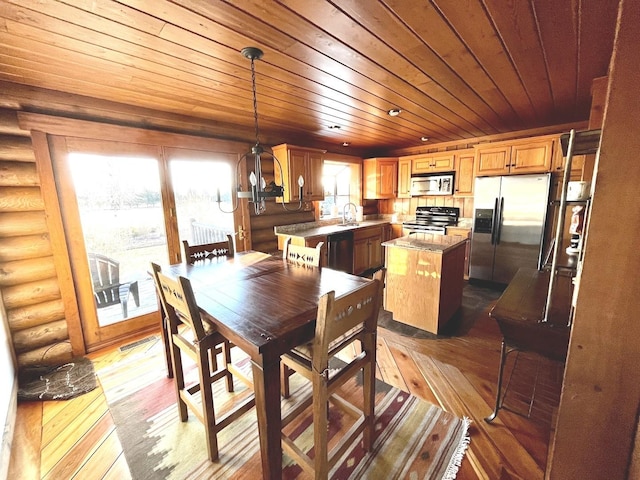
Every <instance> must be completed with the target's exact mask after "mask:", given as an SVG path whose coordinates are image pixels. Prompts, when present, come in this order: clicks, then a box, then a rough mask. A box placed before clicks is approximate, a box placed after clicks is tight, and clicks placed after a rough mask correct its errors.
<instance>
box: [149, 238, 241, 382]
mask: <svg viewBox="0 0 640 480" xmlns="http://www.w3.org/2000/svg"><path fill="white" fill-rule="evenodd" d="M182 246H183V260H184V262H185V263H187V264H189V265H194V264H196V263H201V262H204V261H206V260H210V259H213V258H217V257H223V256H224V257H233V256H234V254H235V250H234V247H233V238H232V237H231V235H227V241H226V242H215V243H204V244H201V245H189V242H188V241H187V240H183V241H182ZM161 314H162V315H163V316H162V323H161V325H160V333H161V334H162V341H163V343H164V350H165V359H166V361H167V377H169V378H173V366H172V364H171V354H170V351H169V350H170V348H171V342H170V341H169V325H168V319H167V315H166V313H163V312H161ZM216 353H219V352H216ZM215 358H216V355H212V357H211V363H212V365H213V368H214V369H215V368H216V365H215Z"/></svg>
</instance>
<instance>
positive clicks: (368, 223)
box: [273, 219, 392, 238]
mask: <svg viewBox="0 0 640 480" xmlns="http://www.w3.org/2000/svg"><path fill="white" fill-rule="evenodd" d="M390 223H392V222H391V221H390V220H387V219H376V220H363V221H362V222H358V225H350V226H348V227H340V226H338V224H337V223H336V224H331V225H322V226H319V227H318V226H315V227H311V228H306V229H305V228H304V227H300V229H298V230H292V231H278V229H279V228H282V227H288V225H282V226H280V227H278V226H276V227H274V228H273V229H274V232H275V234H276V235H287V236H291V237H301V238H307V237H317V236H320V235H331V234H333V233H340V232H348V231H352V230H356V229H358V228H367V227H376V226H378V225H386V224H390Z"/></svg>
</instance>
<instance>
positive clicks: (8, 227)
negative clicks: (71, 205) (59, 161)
mask: <svg viewBox="0 0 640 480" xmlns="http://www.w3.org/2000/svg"><path fill="white" fill-rule="evenodd" d="M0 294H1V295H2V301H3V303H4V306H5V309H6V311H7V320H8V324H9V330H10V333H11V337H12V342H13V347H14V349H15V352H16V355H17V361H18V367H19V368H24V367H26V366H33V365H57V364H60V363H63V362H66V361H68V360H70V359H71V358H72V350H71V342H70V341H69V335H68V332H67V322H66V319H65V311H64V304H63V301H62V298H61V295H60V288H59V286H58V277H57V274H56V268H55V263H54V259H53V252H52V248H51V242H50V240H49V232H48V230H47V223H46V217H45V212H44V202H43V200H42V195H41V192H40V179H39V176H38V172H37V169H36V159H35V155H34V151H33V146H32V143H31V138H30V137H29V133H28V132H25V131H22V130H20V128H19V127H18V120H17V115H16V112H14V111H11V110H0Z"/></svg>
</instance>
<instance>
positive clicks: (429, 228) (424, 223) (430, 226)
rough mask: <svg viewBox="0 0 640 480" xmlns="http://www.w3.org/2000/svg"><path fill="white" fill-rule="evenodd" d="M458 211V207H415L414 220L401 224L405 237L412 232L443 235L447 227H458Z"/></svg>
mask: <svg viewBox="0 0 640 480" xmlns="http://www.w3.org/2000/svg"><path fill="white" fill-rule="evenodd" d="M459 218H460V209H459V208H458V207H435V206H430V207H417V208H416V219H415V220H413V221H410V222H403V223H402V230H403V232H404V234H405V235H410V234H411V233H414V232H419V233H434V234H437V235H445V234H446V233H447V227H455V226H457V225H458V219H459Z"/></svg>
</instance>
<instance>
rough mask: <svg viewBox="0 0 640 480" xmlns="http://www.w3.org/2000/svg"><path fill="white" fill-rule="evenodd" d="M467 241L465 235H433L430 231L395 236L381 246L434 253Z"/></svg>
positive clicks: (443, 251)
mask: <svg viewBox="0 0 640 480" xmlns="http://www.w3.org/2000/svg"><path fill="white" fill-rule="evenodd" d="M466 242H467V238H466V237H461V236H459V235H434V234H432V233H414V234H411V235H408V236H406V237H400V238H395V239H393V240H389V241H388V242H384V243H383V244H382V246H383V247H398V248H407V249H411V250H426V251H430V252H434V253H445V252H447V251H449V250H452V249H454V248H456V247H458V246H460V245H464V244H465V243H466Z"/></svg>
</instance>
